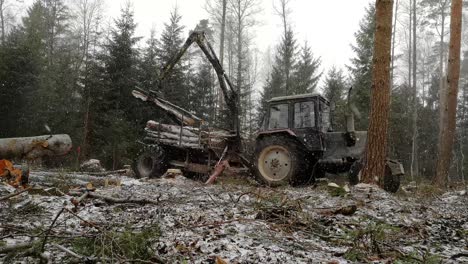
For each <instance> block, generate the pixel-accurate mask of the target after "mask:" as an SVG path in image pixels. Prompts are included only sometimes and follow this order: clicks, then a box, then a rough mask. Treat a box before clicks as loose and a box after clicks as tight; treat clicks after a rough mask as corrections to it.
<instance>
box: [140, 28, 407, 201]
mask: <svg viewBox="0 0 468 264" xmlns="http://www.w3.org/2000/svg"><path fill="white" fill-rule="evenodd" d="M193 43H197V44H198V46H199V47H200V48H201V50H202V51H203V53H204V54H205V56H206V57H207V58H208V60H209V61H210V62H211V64H212V65H213V68H214V69H215V71H216V74H217V76H218V81H219V84H220V87H221V90H222V91H223V96H224V101H225V103H226V106H227V109H228V112H229V116H228V120H229V121H230V127H229V129H228V130H225V129H219V128H213V127H210V126H207V125H206V123H205V122H204V121H203V120H202V119H201V118H199V117H197V116H195V115H194V114H193V113H191V112H189V111H187V110H185V109H183V108H181V107H179V106H177V105H174V104H172V103H170V102H168V101H166V100H164V99H162V98H161V97H160V96H159V95H158V94H157V93H156V92H155V91H145V90H141V89H135V90H134V91H133V96H134V97H136V98H138V99H141V100H143V101H145V102H150V103H153V104H155V105H156V106H157V107H158V108H160V109H163V110H164V112H165V113H167V114H168V116H169V117H171V119H172V120H173V121H174V122H173V124H162V123H161V122H156V121H152V120H150V121H148V122H147V125H146V128H145V131H146V136H145V138H144V139H143V141H141V143H142V144H143V148H142V150H141V152H140V153H139V155H138V157H137V158H136V159H135V162H134V164H133V168H134V171H135V174H136V175H137V177H158V176H161V175H162V174H164V173H165V172H166V170H167V169H168V168H170V167H177V168H181V169H182V170H183V171H184V172H185V173H186V174H204V175H207V174H209V173H212V174H211V177H210V179H209V180H208V181H207V183H208V182H213V181H214V179H215V178H216V177H217V175H219V174H220V173H221V172H222V171H223V170H224V169H226V168H227V169H229V170H231V171H250V172H252V174H253V175H255V176H256V178H257V180H258V181H260V182H262V183H264V184H266V185H269V186H281V185H287V184H292V185H295V184H301V183H308V182H309V183H310V182H313V181H314V180H315V179H316V178H320V177H324V175H325V173H333V174H338V173H347V174H348V177H349V181H350V183H351V184H357V183H358V182H359V177H360V170H361V167H362V157H363V154H364V150H365V145H366V139H367V132H366V131H355V129H354V114H353V111H351V110H350V111H349V114H348V115H347V117H346V131H344V132H336V131H333V130H332V127H331V122H330V115H331V107H330V104H329V102H328V101H327V100H326V99H325V98H324V97H323V96H321V95H319V94H303V95H293V96H283V97H276V98H272V99H271V100H270V101H269V102H268V105H267V106H268V107H267V113H265V116H264V118H263V122H262V125H261V129H260V131H259V133H258V135H257V137H256V139H255V153H254V155H253V156H254V158H253V162H250V161H249V159H248V158H246V157H245V156H244V155H243V154H242V150H243V145H242V144H243V142H245V141H243V140H242V136H241V133H240V127H239V117H238V113H239V111H238V93H237V91H236V90H235V89H233V87H232V84H231V82H230V80H229V78H228V76H227V75H226V74H225V72H224V70H223V68H222V66H221V64H220V63H219V61H218V58H217V56H216V54H215V52H214V50H213V48H212V46H211V45H210V43H209V42H208V41H207V40H206V38H205V34H204V33H203V32H199V31H193V32H192V33H191V35H190V37H189V38H188V39H187V41H186V42H185V44H184V45H183V47H182V49H181V50H180V51H179V53H178V54H177V55H176V56H175V57H174V59H173V60H171V62H169V63H168V65H167V66H166V67H165V68H164V69H163V71H162V73H161V75H160V85H163V84H164V78H165V77H166V76H167V75H168V74H169V73H170V71H171V70H172V68H173V67H174V65H175V64H176V63H177V62H178V61H179V60H180V58H181V57H182V55H183V54H184V53H185V52H186V51H187V49H188V48H189V47H190V45H191V44H193ZM350 95H351V89H350V90H349V93H348V106H350V107H349V108H350V109H353V108H352V107H351V105H352V104H351V99H350V98H351V96H350ZM386 164H387V166H386V172H385V175H384V180H383V182H384V189H385V190H387V191H389V192H396V191H397V190H398V188H399V185H400V177H401V176H402V175H403V174H404V170H403V166H402V165H401V164H400V163H399V162H397V161H393V160H387V163H386Z"/></svg>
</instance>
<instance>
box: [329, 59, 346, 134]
mask: <svg viewBox="0 0 468 264" xmlns="http://www.w3.org/2000/svg"><path fill="white" fill-rule="evenodd" d="M323 96H324V97H325V98H326V99H327V100H328V101H329V102H330V105H331V106H332V107H333V106H334V108H335V110H334V111H333V113H332V116H331V119H332V127H333V129H334V130H336V131H344V129H345V124H346V122H345V115H346V112H347V111H348V109H347V102H346V80H345V77H344V74H343V71H342V70H341V69H337V68H336V67H332V68H331V69H330V70H329V71H328V73H327V76H326V77H325V84H324V87H323Z"/></svg>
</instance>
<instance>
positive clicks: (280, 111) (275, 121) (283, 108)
mask: <svg viewBox="0 0 468 264" xmlns="http://www.w3.org/2000/svg"><path fill="white" fill-rule="evenodd" d="M268 121H269V122H268V129H277V128H288V104H278V105H273V106H271V107H270V118H269V120H268Z"/></svg>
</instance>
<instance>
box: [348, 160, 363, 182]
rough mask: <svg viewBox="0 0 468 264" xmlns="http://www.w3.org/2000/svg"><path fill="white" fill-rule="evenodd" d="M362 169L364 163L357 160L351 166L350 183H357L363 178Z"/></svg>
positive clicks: (349, 172)
mask: <svg viewBox="0 0 468 264" xmlns="http://www.w3.org/2000/svg"><path fill="white" fill-rule="evenodd" d="M361 169H362V163H361V162H360V161H359V160H357V161H355V162H354V163H353V165H351V168H350V169H349V171H348V180H349V184H351V185H356V184H358V183H359V181H360V180H361Z"/></svg>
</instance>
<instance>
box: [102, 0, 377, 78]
mask: <svg viewBox="0 0 468 264" xmlns="http://www.w3.org/2000/svg"><path fill="white" fill-rule="evenodd" d="M125 1H127V0H107V9H108V14H109V15H110V16H112V17H116V16H118V15H119V13H120V7H121V6H122V5H123V4H124V3H125ZM273 1H274V0H259V2H260V7H261V10H262V11H261V13H260V14H259V21H260V22H261V24H260V25H258V26H257V27H256V29H255V32H254V33H255V34H254V35H255V36H256V38H255V40H254V43H255V45H256V46H257V47H258V49H259V50H260V51H265V50H266V49H267V48H268V46H271V47H274V46H275V45H276V44H277V43H278V40H279V38H280V36H279V35H280V34H281V27H280V22H281V21H280V18H279V17H278V16H276V15H274V11H273ZM132 2H133V6H134V10H135V19H136V21H137V23H138V29H137V34H138V35H140V36H147V35H148V34H149V32H150V30H151V28H152V27H154V28H155V29H156V31H157V33H160V32H161V31H162V28H163V24H164V23H165V22H167V21H168V20H169V13H170V11H171V10H172V9H173V8H174V7H175V6H177V7H178V8H179V11H180V14H181V15H182V23H183V25H185V26H186V29H187V30H188V29H193V28H194V27H195V26H196V24H197V23H198V21H199V20H201V19H205V18H208V17H209V16H208V14H207V12H206V11H205V10H204V6H205V2H206V0H133V1H132ZM370 2H374V0H291V10H292V14H291V20H292V23H293V26H294V31H295V32H296V34H297V39H298V43H300V44H302V43H303V42H304V40H307V41H308V43H309V45H310V46H311V48H312V51H313V52H314V54H315V55H316V56H320V57H321V58H322V62H323V63H322V69H323V70H327V69H328V68H329V67H330V66H332V65H336V66H338V67H344V65H345V64H348V61H349V59H350V58H351V57H352V56H353V53H352V51H351V47H350V44H351V43H353V41H354V35H353V34H354V32H356V31H357V30H358V28H359V21H360V20H361V18H362V17H363V15H364V9H365V7H366V6H367V5H368V4H369V3H370Z"/></svg>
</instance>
